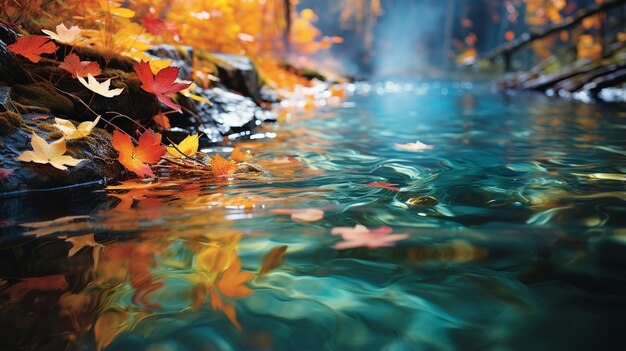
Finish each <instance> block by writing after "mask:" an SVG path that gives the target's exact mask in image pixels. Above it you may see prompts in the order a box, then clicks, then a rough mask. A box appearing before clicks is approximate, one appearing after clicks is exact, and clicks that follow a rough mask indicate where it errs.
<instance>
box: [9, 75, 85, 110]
mask: <svg viewBox="0 0 626 351" xmlns="http://www.w3.org/2000/svg"><path fill="white" fill-rule="evenodd" d="M12 96H13V99H14V100H15V101H16V102H17V103H19V104H20V105H21V106H22V107H23V108H26V109H30V110H38V111H42V110H43V111H47V112H49V113H52V114H54V115H56V116H70V115H71V114H72V112H73V111H74V103H73V102H72V101H71V100H70V99H68V98H66V97H65V96H63V95H61V94H60V93H58V92H57V91H56V90H55V89H54V87H53V86H52V85H51V84H50V83H48V82H37V83H32V84H17V85H15V86H14V87H13V93H12Z"/></svg>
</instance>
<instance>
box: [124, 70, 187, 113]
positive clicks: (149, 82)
mask: <svg viewBox="0 0 626 351" xmlns="http://www.w3.org/2000/svg"><path fill="white" fill-rule="evenodd" d="M133 68H134V69H135V72H136V73H137V77H139V79H140V80H141V83H142V85H141V89H143V90H145V91H147V92H149V93H152V94H154V95H155V96H156V97H157V99H159V101H161V102H162V103H164V104H165V105H166V106H169V107H171V108H172V109H174V110H176V111H178V112H181V113H182V110H181V109H180V105H178V104H176V103H174V101H172V99H170V98H169V97H167V96H166V95H165V94H174V93H178V92H179V91H181V90H183V89H187V88H189V86H190V85H191V83H176V79H177V78H178V72H179V71H180V69H179V68H178V67H165V68H163V69H162V70H160V71H159V72H157V74H156V75H154V74H152V70H151V69H150V63H148V62H146V61H143V60H142V61H141V62H140V63H139V65H135V66H134V67H133Z"/></svg>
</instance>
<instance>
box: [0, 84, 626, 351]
mask: <svg viewBox="0 0 626 351" xmlns="http://www.w3.org/2000/svg"><path fill="white" fill-rule="evenodd" d="M348 90H349V91H351V93H352V97H350V98H349V99H348V101H346V102H344V103H343V104H342V105H341V106H338V107H333V108H330V107H329V108H325V109H322V110H321V111H314V110H296V111H294V112H291V113H289V114H288V116H287V118H286V120H285V121H283V122H282V123H281V124H280V125H279V126H271V125H270V126H266V127H264V129H263V130H261V131H259V133H258V134H255V135H256V137H255V138H251V140H249V141H245V142H242V143H241V144H240V146H241V147H242V148H243V149H246V150H250V151H251V152H252V154H253V155H254V156H253V160H252V162H253V163H254V164H256V165H258V166H259V167H261V168H262V169H263V170H265V173H264V174H261V175H254V176H246V177H241V178H238V179H235V180H231V181H225V182H221V183H215V182H213V181H209V180H208V179H207V178H205V177H204V176H198V175H195V174H192V173H190V174H188V175H187V177H188V180H189V181H188V182H185V183H182V184H181V183H173V182H170V181H169V180H168V178H167V177H166V172H167V171H163V172H164V173H162V176H163V177H162V178H161V179H159V180H158V181H157V182H154V183H144V184H141V185H137V184H136V183H126V184H127V185H128V186H127V187H126V188H125V189H124V186H122V189H119V188H118V189H109V190H104V191H103V190H100V189H73V190H71V191H67V192H57V193H52V194H51V193H46V194H34V195H31V196H23V197H19V198H15V197H13V198H3V199H2V202H1V204H0V208H1V209H2V213H3V214H4V215H5V217H4V218H3V219H2V221H1V222H0V225H1V226H2V230H3V232H4V236H3V237H2V241H1V242H0V250H1V251H0V259H1V260H2V262H1V263H0V267H2V268H0V279H1V280H0V283H1V284H2V286H3V287H2V290H0V294H1V297H2V305H1V307H0V314H1V315H2V318H1V320H2V325H0V327H1V328H2V329H3V334H4V335H5V336H3V337H2V338H3V343H4V345H21V346H23V347H25V349H32V350H35V349H36V350H56V349H65V348H66V347H67V348H69V349H91V348H96V347H101V348H106V349H108V350H150V351H156V350H159V351H161V350H163V351H165V350H172V351H178V350H181V351H183V350H205V349H206V350H274V349H276V350H325V349H328V350H331V349H332V350H364V349H367V350H383V349H384V350H407V349H420V350H421V349H427V350H431V349H432V350H455V349H458V348H464V349H498V350H508V349H525V350H530V349H532V350H550V349H556V348H555V347H557V345H558V346H559V349H565V348H567V349H575V350H578V349H580V350H585V349H602V348H603V345H605V344H603V343H606V345H615V344H622V345H623V344H625V343H626V341H623V340H622V339H623V338H622V336H621V335H622V331H621V329H622V328H621V325H623V323H622V322H621V320H622V318H623V317H622V316H623V315H624V312H626V278H625V277H626V275H624V272H625V271H626V259H625V257H626V246H625V244H626V239H625V238H626V231H625V230H624V228H625V227H626V216H625V213H626V188H625V187H624V180H625V175H624V174H625V173H626V161H625V158H624V156H625V155H626V139H625V138H624V125H625V121H626V114H625V113H624V112H623V111H619V110H617V109H614V108H612V107H610V106H594V105H583V104H579V103H573V102H568V101H564V100H552V99H549V98H546V97H544V96H540V95H531V94H528V95H526V94H520V95H513V96H508V95H500V94H496V93H493V92H491V91H490V90H489V89H488V88H487V87H483V86H480V85H479V86H476V85H473V84H471V83H416V84H395V83H378V84H358V85H351V86H348ZM417 141H419V142H420V143H417ZM212 149H215V150H218V151H220V150H221V151H223V152H225V153H228V152H230V151H231V150H232V148H230V147H216V148H213V147H212ZM294 209H299V210H298V211H294ZM311 209H313V211H311ZM305 210H307V211H305ZM322 211H323V218H320V217H321V212H322ZM355 225H362V226H364V228H361V227H356V228H354V227H355ZM338 227H344V228H343V229H338ZM367 246H369V247H367ZM342 248H345V249H342ZM538 335H541V337H537V336H538ZM599 340H600V341H599ZM68 345H69V346H68Z"/></svg>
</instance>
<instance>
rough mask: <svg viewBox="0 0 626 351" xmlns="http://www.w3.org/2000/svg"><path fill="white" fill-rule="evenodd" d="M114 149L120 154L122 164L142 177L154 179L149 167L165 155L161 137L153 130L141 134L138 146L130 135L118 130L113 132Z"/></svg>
mask: <svg viewBox="0 0 626 351" xmlns="http://www.w3.org/2000/svg"><path fill="white" fill-rule="evenodd" d="M113 148H114V149H115V150H117V152H119V158H118V160H119V161H120V163H121V164H122V165H124V167H126V169H128V170H129V171H131V172H133V173H135V174H137V175H138V176H140V177H154V173H152V170H151V169H150V166H149V165H151V164H154V163H157V162H159V160H160V159H161V156H163V154H164V153H165V147H164V146H162V145H161V137H160V135H159V134H155V133H154V132H153V131H151V130H148V131H146V132H144V133H143V134H141V136H140V137H139V142H138V144H137V146H135V144H134V143H133V141H132V140H131V138H130V136H129V135H128V134H125V133H121V132H118V131H117V130H116V131H114V132H113Z"/></svg>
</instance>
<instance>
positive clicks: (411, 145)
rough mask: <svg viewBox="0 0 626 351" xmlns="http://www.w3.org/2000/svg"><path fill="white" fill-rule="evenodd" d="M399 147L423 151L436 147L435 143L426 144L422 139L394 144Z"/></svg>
mask: <svg viewBox="0 0 626 351" xmlns="http://www.w3.org/2000/svg"><path fill="white" fill-rule="evenodd" d="M394 145H395V146H396V147H397V148H399V149H403V150H408V151H422V150H432V149H434V148H435V146H434V145H426V144H424V143H422V142H420V141H416V142H414V143H406V144H398V143H395V144H394Z"/></svg>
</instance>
